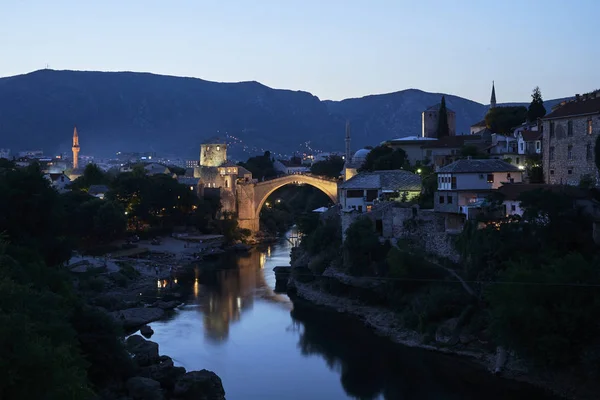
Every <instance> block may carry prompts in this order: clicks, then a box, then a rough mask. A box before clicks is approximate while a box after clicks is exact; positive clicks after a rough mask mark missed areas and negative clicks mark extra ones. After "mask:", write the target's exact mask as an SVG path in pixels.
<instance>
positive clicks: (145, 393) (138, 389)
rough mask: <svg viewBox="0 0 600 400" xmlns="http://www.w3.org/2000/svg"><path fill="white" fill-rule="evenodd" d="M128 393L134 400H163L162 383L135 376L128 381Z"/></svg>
mask: <svg viewBox="0 0 600 400" xmlns="http://www.w3.org/2000/svg"><path fill="white" fill-rule="evenodd" d="M127 393H128V394H129V396H130V397H131V398H133V399H134V400H163V399H164V398H165V397H164V396H163V393H162V390H161V388H160V383H158V382H157V381H155V380H153V379H149V378H143V377H141V376H134V377H133V378H130V379H128V380H127Z"/></svg>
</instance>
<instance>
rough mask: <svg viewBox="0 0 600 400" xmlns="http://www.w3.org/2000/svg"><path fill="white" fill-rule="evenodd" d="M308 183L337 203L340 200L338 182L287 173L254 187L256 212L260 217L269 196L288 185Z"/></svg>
mask: <svg viewBox="0 0 600 400" xmlns="http://www.w3.org/2000/svg"><path fill="white" fill-rule="evenodd" d="M297 184H306V185H310V186H312V187H314V188H317V189H319V190H320V191H321V192H323V193H325V194H326V195H327V197H329V199H330V200H331V201H332V202H333V203H334V204H336V203H337V202H338V193H337V182H336V181H333V180H329V179H324V178H319V177H315V176H311V175H302V174H298V175H286V176H284V177H281V178H275V179H271V180H269V181H265V182H259V183H257V184H256V185H255V188H254V204H256V209H255V210H254V214H255V215H256V216H257V217H258V216H259V215H260V210H261V209H262V208H263V206H264V204H265V202H266V201H267V199H268V198H269V196H270V195H271V194H272V193H273V192H275V191H276V190H277V189H280V188H282V187H284V186H287V185H297Z"/></svg>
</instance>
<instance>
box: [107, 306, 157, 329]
mask: <svg viewBox="0 0 600 400" xmlns="http://www.w3.org/2000/svg"><path fill="white" fill-rule="evenodd" d="M110 315H111V316H112V317H113V318H114V319H115V321H117V322H120V323H121V324H123V327H124V328H125V329H134V328H139V327H140V326H142V325H146V324H147V323H149V322H153V321H156V320H158V319H161V318H162V317H163V316H164V315H165V312H164V310H163V309H162V308H148V307H135V308H128V309H125V310H121V311H115V312H112V313H110Z"/></svg>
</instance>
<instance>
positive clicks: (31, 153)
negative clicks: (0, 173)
mask: <svg viewBox="0 0 600 400" xmlns="http://www.w3.org/2000/svg"><path fill="white" fill-rule="evenodd" d="M40 157H44V151H43V150H24V151H20V152H19V158H40Z"/></svg>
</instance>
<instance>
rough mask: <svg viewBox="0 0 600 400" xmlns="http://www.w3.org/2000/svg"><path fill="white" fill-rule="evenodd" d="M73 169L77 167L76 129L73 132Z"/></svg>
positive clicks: (77, 138)
mask: <svg viewBox="0 0 600 400" xmlns="http://www.w3.org/2000/svg"><path fill="white" fill-rule="evenodd" d="M71 150H73V169H74V170H75V169H77V168H78V167H79V135H78V134H77V127H75V129H74V130H73V147H72V148H71Z"/></svg>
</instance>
